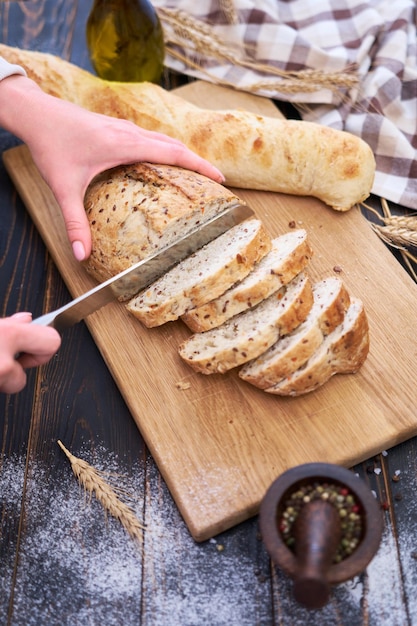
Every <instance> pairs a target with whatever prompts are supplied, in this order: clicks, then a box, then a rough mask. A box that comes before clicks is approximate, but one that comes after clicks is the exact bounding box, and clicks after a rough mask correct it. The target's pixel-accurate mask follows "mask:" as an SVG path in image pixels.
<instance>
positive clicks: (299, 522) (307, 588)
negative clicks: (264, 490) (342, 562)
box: [293, 500, 341, 609]
mask: <svg viewBox="0 0 417 626" xmlns="http://www.w3.org/2000/svg"><path fill="white" fill-rule="evenodd" d="M340 539H341V524H340V516H339V513H338V511H337V509H336V507H334V506H333V505H332V504H330V503H329V502H327V501H325V500H312V501H311V502H308V503H306V504H304V506H303V507H302V509H301V510H300V512H299V514H298V517H297V519H296V521H295V522H294V540H295V544H294V545H295V554H296V559H297V570H296V573H295V576H294V587H293V592H294V597H295V599H296V600H297V602H299V603H300V604H303V605H304V606H305V607H307V608H309V609H318V608H321V607H323V606H324V605H325V604H326V603H327V601H328V598H329V595H330V583H329V580H328V576H327V573H328V570H329V568H330V567H331V565H332V563H333V558H334V556H335V553H336V550H337V547H338V545H339V541H340Z"/></svg>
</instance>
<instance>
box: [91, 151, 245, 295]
mask: <svg viewBox="0 0 417 626" xmlns="http://www.w3.org/2000/svg"><path fill="white" fill-rule="evenodd" d="M238 203H241V204H243V203H242V201H241V200H239V198H237V196H235V194H234V193H232V192H230V191H229V190H228V189H226V188H225V187H223V185H220V184H218V183H216V182H214V181H213V180H210V179H209V178H206V177H205V176H202V175H200V174H197V173H195V172H190V171H188V170H185V169H183V168H180V167H174V166H169V165H152V164H151V163H138V164H134V165H123V166H119V167H115V168H113V169H112V170H108V171H106V172H103V173H102V174H100V175H99V176H97V177H96V178H95V179H94V180H93V181H92V183H91V184H90V185H89V187H88V189H87V192H86V194H85V199H84V204H85V208H86V213H87V217H88V220H89V223H90V227H91V237H92V251H91V255H90V257H89V258H88V260H87V261H86V262H85V263H84V265H85V267H86V269H87V271H88V272H89V273H90V274H91V275H92V276H94V278H95V279H96V280H98V281H99V282H102V281H104V280H107V279H108V278H110V277H111V276H114V275H115V274H118V273H119V272H122V271H123V270H124V269H126V268H127V267H130V266H131V265H133V264H134V263H137V262H138V261H141V260H142V259H144V258H146V257H148V256H150V255H151V254H153V253H154V252H155V251H156V250H158V249H160V248H162V247H164V246H166V245H168V244H170V243H173V242H174V241H175V239H177V238H178V235H180V234H181V235H184V234H186V233H187V232H189V231H190V230H192V229H193V228H194V227H195V226H198V225H199V224H200V223H202V222H204V221H206V220H208V219H209V218H210V217H212V216H213V215H216V214H217V213H220V212H221V211H222V210H223V209H225V208H227V207H229V206H232V205H234V204H238ZM131 295H134V294H131Z"/></svg>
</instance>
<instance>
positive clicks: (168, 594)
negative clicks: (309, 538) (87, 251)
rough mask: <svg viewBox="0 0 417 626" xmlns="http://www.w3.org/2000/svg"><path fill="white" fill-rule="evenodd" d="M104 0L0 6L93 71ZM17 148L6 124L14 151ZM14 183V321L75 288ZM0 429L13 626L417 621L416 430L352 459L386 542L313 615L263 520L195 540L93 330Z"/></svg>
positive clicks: (2, 539) (3, 618)
mask: <svg viewBox="0 0 417 626" xmlns="http://www.w3.org/2000/svg"><path fill="white" fill-rule="evenodd" d="M91 4H92V2H91V0H83V1H82V2H74V1H71V0H37V1H31V0H27V1H25V2H4V1H3V2H0V32H1V39H2V41H3V42H4V43H7V44H9V45H16V46H20V47H24V48H33V49H38V50H41V51H45V52H51V53H53V54H57V55H60V56H63V57H64V58H66V59H69V60H71V61H73V62H74V63H76V64H79V65H81V66H83V67H86V68H88V69H89V68H90V65H89V60H88V55H87V51H86V46H85V38H84V29H85V23H86V19H87V15H88V12H89V10H90V7H91ZM17 143H18V141H17V139H16V138H14V137H12V136H10V135H9V134H8V133H6V132H4V131H0V149H1V151H3V150H5V149H7V148H10V147H12V146H14V145H16V144H17ZM0 179H1V180H0V211H1V223H0V224H1V225H0V250H1V252H0V254H1V256H0V258H1V263H0V290H1V297H0V303H1V305H0V306H1V315H2V316H6V315H9V314H12V313H14V312H16V311H19V310H31V311H32V312H33V314H34V316H37V315H40V314H41V313H42V312H44V311H46V310H51V309H53V308H56V307H58V306H60V305H62V304H64V303H65V302H67V301H68V299H69V298H70V295H69V293H68V292H67V289H66V288H65V285H64V284H63V281H62V279H61V277H60V275H59V274H58V272H57V270H56V268H55V267H54V265H53V263H52V262H51V260H50V258H49V255H48V252H47V251H46V250H45V247H44V245H43V242H42V241H41V239H40V237H39V235H38V233H37V231H36V230H35V228H34V226H33V225H32V223H31V220H30V218H29V217H28V215H27V213H26V210H25V207H24V206H23V204H22V202H21V201H20V199H19V197H18V195H17V193H16V190H15V189H14V187H13V185H12V183H11V182H10V179H9V178H8V176H7V174H6V172H5V170H4V167H3V166H2V165H0ZM404 323H405V324H411V323H415V320H404ZM394 331H395V330H394V329H393V332H394ZM410 384H412V385H413V384H415V383H414V380H413V373H412V372H410ZM0 432H1V439H0V441H1V449H0V572H1V573H0V623H1V624H12V625H14V626H18V625H19V626H30V625H34V626H35V625H36V626H40V625H51V626H52V625H57V626H58V625H59V626H63V625H71V626H72V625H79V626H83V625H92V624H104V625H106V626H111V625H113V624H115V625H116V624H129V625H130V624H135V625H136V624H156V625H158V626H159V625H161V626H169V625H171V624H172V625H173V626H177V625H181V626H199V625H204V626H234V625H236V626H245V625H247V626H254V625H256V624H262V625H268V624H280V625H285V626H287V625H296V624H306V625H308V624H318V625H320V626H325V625H335V624H343V625H345V626H358V625H359V624H367V625H368V624H369V625H371V624H372V625H378V626H379V625H381V624H389V625H390V626H404V625H406V624H410V625H411V624H417V594H416V593H415V588H416V585H417V506H416V491H417V462H416V458H417V454H416V453H417V445H416V439H411V440H409V441H408V442H406V443H403V444H401V445H398V446H397V447H395V448H393V449H390V450H388V451H386V452H385V453H383V454H381V455H380V456H378V457H376V458H372V459H370V460H369V461H367V462H366V463H364V464H362V465H361V466H358V467H356V468H354V469H355V471H356V472H358V473H359V474H360V475H361V476H362V478H363V479H364V480H365V481H366V482H367V483H368V484H369V486H370V487H371V488H372V489H373V490H374V491H375V493H376V496H377V498H378V501H379V502H380V504H381V507H382V509H383V515H384V534H383V539H382V542H381V546H380V549H379V551H378V553H377V555H376V556H375V558H374V559H373V560H372V561H371V563H370V565H369V566H368V568H367V570H366V572H364V573H363V574H362V575H361V576H359V577H357V578H356V579H354V580H352V581H349V582H347V583H345V584H342V585H340V586H337V587H336V588H334V590H333V592H332V597H331V601H330V602H329V604H328V605H327V606H326V607H325V608H324V609H322V610H320V611H311V612H308V611H307V610H305V609H304V608H302V607H300V606H299V605H297V604H296V603H295V602H294V600H293V598H292V593H291V587H292V586H291V582H290V581H289V580H288V579H287V577H286V576H284V575H283V574H282V572H280V571H277V570H276V569H275V568H274V567H271V564H270V561H269V558H268V555H267V553H266V550H265V548H264V545H263V543H262V541H261V539H260V535H259V527H258V520H257V519H256V518H255V519H252V520H249V521H247V522H246V523H244V524H241V525H240V526H238V527H236V528H233V529H232V530H230V531H228V532H225V533H223V534H222V535H220V536H217V537H216V538H215V539H213V540H210V541H207V542H205V543H203V544H196V543H195V542H194V541H193V540H192V539H191V537H190V535H189V533H188V530H187V528H186V526H185V525H184V523H183V521H182V519H181V517H180V515H179V513H178V510H177V508H176V506H175V504H174V503H173V501H172V498H171V496H170V494H169V492H168V490H167V488H166V486H165V484H164V482H163V480H162V479H161V477H160V474H159V472H158V469H157V468H156V466H155V464H154V462H153V459H152V458H151V456H150V455H149V452H148V451H147V449H146V446H145V445H144V442H143V440H142V438H141V435H140V433H139V432H138V430H137V428H136V425H135V423H134V421H133V419H132V418H131V416H130V414H129V411H128V410H127V408H126V406H125V404H124V401H123V399H122V397H121V395H120V393H119V391H118V389H117V387H116V385H115V384H114V382H113V380H112V378H111V376H110V374H109V372H108V370H107V368H106V365H105V363H104V362H103V359H102V358H101V355H100V354H99V352H98V350H97V348H96V346H95V344H94V342H93V340H92V339H91V337H90V335H89V333H88V331H87V329H86V327H85V326H84V324H79V325H78V326H77V327H75V328H73V329H71V330H70V331H68V332H66V333H65V335H64V338H63V344H62V347H61V349H60V351H59V353H58V354H57V355H56V356H55V357H54V358H53V359H52V361H51V362H50V363H49V364H48V365H47V366H45V367H43V368H41V369H39V370H37V371H31V372H30V374H29V378H28V384H27V387H26V388H25V390H24V391H22V392H21V393H20V394H18V395H15V396H6V395H0ZM57 440H62V441H63V442H64V443H65V445H66V446H67V447H68V448H69V449H70V450H71V451H72V453H73V454H75V455H76V456H78V457H81V458H83V459H85V460H87V461H88V462H90V463H91V464H93V465H94V466H95V467H97V468H99V469H101V470H102V471H104V472H108V473H109V474H107V475H106V480H108V481H109V482H112V483H116V484H118V485H119V486H123V487H124V488H125V490H126V492H127V493H128V494H130V497H131V503H132V506H133V507H134V509H135V511H136V514H137V516H138V517H139V519H141V520H143V521H144V522H145V524H147V526H148V530H147V531H146V532H145V540H144V544H143V546H142V547H139V546H138V545H136V544H135V543H134V542H133V541H132V540H131V539H130V537H129V536H128V535H127V533H126V532H125V530H124V529H123V528H122V527H121V525H120V524H119V522H117V521H115V520H114V519H113V518H109V517H106V515H105V513H104V510H103V508H102V506H101V505H100V504H99V503H98V502H97V501H96V500H94V499H93V500H91V501H90V500H89V498H88V497H86V496H85V495H84V492H83V490H82V489H81V488H80V487H79V485H78V483H77V481H76V479H75V478H74V476H73V474H72V472H71V469H70V465H69V463H68V461H67V459H66V458H65V456H64V454H63V452H62V451H61V449H60V448H59V446H58V445H57Z"/></svg>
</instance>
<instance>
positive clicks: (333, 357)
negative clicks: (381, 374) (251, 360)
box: [265, 298, 369, 396]
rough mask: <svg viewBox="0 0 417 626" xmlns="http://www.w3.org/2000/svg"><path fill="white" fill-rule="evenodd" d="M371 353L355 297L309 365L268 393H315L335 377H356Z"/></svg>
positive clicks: (363, 317)
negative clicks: (353, 375)
mask: <svg viewBox="0 0 417 626" xmlns="http://www.w3.org/2000/svg"><path fill="white" fill-rule="evenodd" d="M368 352H369V328H368V320H367V317H366V313H365V309H364V306H363V303H362V302H361V301H360V300H359V299H358V298H352V299H351V304H350V306H349V309H348V310H347V312H346V315H345V317H344V320H343V322H342V323H341V324H340V325H339V326H338V327H337V328H336V329H335V330H334V331H333V332H331V333H330V334H329V335H328V336H327V337H326V338H325V339H324V341H323V343H322V344H321V345H320V347H319V348H318V350H317V351H316V352H315V353H314V354H313V356H312V357H311V358H310V359H309V360H308V361H307V363H306V364H305V365H304V366H303V367H301V368H299V369H298V370H296V371H295V372H293V373H292V374H290V376H288V377H287V378H284V379H283V380H281V381H280V382H278V383H277V384H276V385H273V386H271V387H268V388H267V389H266V390H265V391H267V392H268V393H272V394H276V395H280V396H300V395H302V394H305V393H309V392H310V391H314V390H315V389H317V388H318V387H320V386H321V385H323V384H324V383H326V382H327V381H328V380H329V378H330V377H331V376H333V375H334V374H354V373H355V372H357V371H358V370H359V368H360V367H361V366H362V365H363V363H364V362H365V359H366V357H367V355H368Z"/></svg>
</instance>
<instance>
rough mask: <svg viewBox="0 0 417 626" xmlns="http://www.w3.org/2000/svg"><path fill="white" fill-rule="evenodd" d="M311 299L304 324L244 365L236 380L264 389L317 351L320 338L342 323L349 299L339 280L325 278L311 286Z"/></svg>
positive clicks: (303, 362) (297, 367)
mask: <svg viewBox="0 0 417 626" xmlns="http://www.w3.org/2000/svg"><path fill="white" fill-rule="evenodd" d="M313 297H314V303H313V306H312V308H311V310H310V312H309V314H308V316H307V318H306V319H305V321H304V322H303V323H302V324H301V325H300V326H298V327H297V328H296V329H295V330H294V331H293V332H292V333H289V334H288V335H286V336H285V337H282V338H280V339H279V340H278V341H277V342H276V343H275V344H274V345H273V346H271V348H270V349H269V350H267V351H266V352H264V353H263V354H261V356H260V357H258V358H257V359H255V360H253V361H250V362H249V363H247V364H246V365H245V366H244V367H243V368H242V369H241V370H240V372H239V376H240V378H242V379H243V380H245V381H246V382H248V383H251V384H252V385H254V386H255V387H258V388H260V389H267V388H268V387H270V386H272V385H274V384H276V383H277V382H278V381H280V380H282V379H283V378H285V377H287V376H289V375H290V374H292V373H293V372H295V371H296V370H297V369H299V368H300V367H302V366H303V365H304V364H305V363H306V362H307V361H308V359H309V358H310V357H311V356H312V355H313V354H314V353H315V352H316V351H317V350H318V348H319V347H320V346H321V344H322V343H323V341H324V338H325V337H326V336H327V335H328V334H330V333H331V332H332V331H333V330H334V329H335V328H336V327H337V326H338V325H339V324H341V322H342V321H343V319H344V316H345V312H346V310H347V308H348V307H349V304H350V296H349V293H348V291H347V289H346V287H345V286H344V284H343V282H342V281H341V280H340V278H337V277H329V278H325V279H323V280H321V281H319V282H318V283H316V284H315V285H313Z"/></svg>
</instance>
